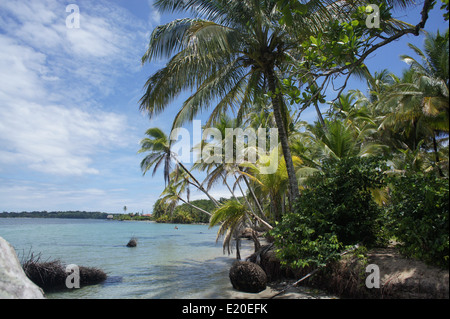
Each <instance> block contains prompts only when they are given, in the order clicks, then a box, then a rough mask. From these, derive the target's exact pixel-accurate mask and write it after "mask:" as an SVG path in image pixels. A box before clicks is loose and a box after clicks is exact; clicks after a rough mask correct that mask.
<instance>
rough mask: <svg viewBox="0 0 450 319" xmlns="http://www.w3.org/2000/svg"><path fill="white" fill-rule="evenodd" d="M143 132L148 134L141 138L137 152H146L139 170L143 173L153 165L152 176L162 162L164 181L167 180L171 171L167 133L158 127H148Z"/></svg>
mask: <svg viewBox="0 0 450 319" xmlns="http://www.w3.org/2000/svg"><path fill="white" fill-rule="evenodd" d="M145 134H146V135H147V136H148V137H146V138H144V139H142V140H141V149H140V150H139V151H138V153H148V152H150V154H149V155H147V156H146V157H145V158H144V159H143V160H142V161H141V170H142V172H143V174H144V175H145V174H146V173H147V171H149V170H150V169H151V168H152V167H153V173H152V175H153V176H154V175H155V174H156V171H157V170H158V168H159V166H160V165H161V164H162V163H164V181H165V182H166V185H167V183H168V182H169V174H170V171H171V160H172V152H171V151H170V144H169V139H168V138H167V135H166V134H165V133H164V132H163V131H162V130H161V129H159V128H156V127H155V128H150V129H148V130H147V131H146V132H145Z"/></svg>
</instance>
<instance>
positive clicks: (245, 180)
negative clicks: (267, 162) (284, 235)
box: [242, 175, 264, 216]
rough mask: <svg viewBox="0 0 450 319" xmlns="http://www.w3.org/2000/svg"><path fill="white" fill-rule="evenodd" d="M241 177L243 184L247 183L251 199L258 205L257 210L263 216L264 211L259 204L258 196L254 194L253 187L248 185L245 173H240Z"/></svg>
mask: <svg viewBox="0 0 450 319" xmlns="http://www.w3.org/2000/svg"><path fill="white" fill-rule="evenodd" d="M242 178H243V179H244V182H245V184H246V185H247V188H248V189H249V191H250V193H251V194H252V197H253V200H254V201H255V203H256V206H258V209H259V212H260V213H261V216H264V211H263V209H262V207H261V204H260V203H259V200H258V198H257V197H256V195H255V192H254V191H253V189H252V188H251V186H250V183H249V182H248V180H247V177H245V175H242Z"/></svg>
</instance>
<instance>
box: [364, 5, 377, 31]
mask: <svg viewBox="0 0 450 319" xmlns="http://www.w3.org/2000/svg"><path fill="white" fill-rule="evenodd" d="M366 13H369V14H368V15H367V18H366V27H367V28H369V29H372V28H379V27H380V8H379V7H378V6H377V5H376V4H369V5H368V6H367V7H366Z"/></svg>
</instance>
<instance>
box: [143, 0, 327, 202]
mask: <svg viewBox="0 0 450 319" xmlns="http://www.w3.org/2000/svg"><path fill="white" fill-rule="evenodd" d="M155 7H157V8H158V9H159V10H160V11H162V12H164V11H188V12H191V13H192V14H193V15H194V16H195V18H185V19H179V20H175V21H173V22H170V23H167V24H165V25H162V26H159V27H157V28H156V29H155V30H154V31H153V33H152V35H151V38H150V43H149V47H148V50H147V52H146V53H145V55H144V56H143V57H142V62H143V63H145V62H149V61H151V60H152V59H155V58H169V59H170V60H169V62H168V64H167V65H166V67H164V68H162V69H160V70H159V71H158V72H156V73H155V74H154V75H152V76H151V77H150V78H149V79H148V81H147V83H146V88H147V90H146V92H145V94H144V96H143V97H142V99H141V109H143V110H146V111H147V112H148V113H149V115H150V116H152V115H154V114H157V113H158V112H160V111H162V110H164V108H165V107H166V105H167V104H168V103H170V102H171V101H172V100H173V99H174V97H175V96H176V95H177V94H179V93H180V92H181V91H182V90H192V91H193V92H194V93H193V94H192V95H191V96H190V97H189V98H188V99H187V100H186V101H185V102H184V103H183V106H182V108H181V110H180V111H179V112H178V114H177V115H176V117H175V120H174V124H173V126H174V127H178V126H179V125H181V124H182V123H183V122H184V121H186V120H192V119H193V118H194V116H195V115H196V114H198V113H199V112H201V111H203V110H205V109H206V108H208V107H209V106H210V104H211V103H212V102H217V104H216V106H215V108H214V109H213V110H212V112H211V116H210V120H209V121H208V125H209V124H211V122H212V121H213V120H214V119H216V118H217V117H218V116H219V115H220V114H222V113H224V112H226V111H227V110H228V109H234V110H235V111H237V112H238V113H239V114H245V113H246V110H248V109H249V108H250V106H251V105H252V103H253V102H254V101H255V100H257V99H258V96H261V95H263V94H264V93H268V92H271V103H272V109H273V113H274V118H275V122H276V125H277V127H278V130H279V138H280V141H281V145H282V151H283V155H284V158H285V161H286V167H287V172H288V177H289V193H290V195H291V200H294V199H295V197H296V196H297V195H298V192H299V190H298V184H297V179H296V176H295V170H294V165H293V162H292V158H291V152H290V148H289V142H288V134H287V127H286V122H287V114H286V113H287V112H286V105H285V103H284V100H283V98H282V96H281V95H280V94H277V93H276V92H277V91H278V90H277V89H278V88H279V87H280V80H281V79H282V78H283V75H282V74H280V72H279V71H280V70H284V67H283V66H284V65H285V64H286V63H289V62H290V61H293V60H292V59H293V57H294V56H297V55H298V54H299V51H298V50H299V47H300V46H299V45H298V43H299V41H300V40H299V39H297V38H295V39H294V38H293V37H291V36H290V35H289V34H288V33H287V32H286V28H285V27H284V26H282V25H280V24H279V23H278V20H279V19H280V17H281V15H280V13H279V11H278V10H277V1H274V0H266V1H260V0H208V1H204V0H201V1H200V0H193V1H183V0H159V1H156V3H155ZM331 7H333V5H330V6H329V7H327V8H325V6H324V4H323V3H322V1H310V3H309V5H308V6H307V8H308V10H310V14H306V15H304V16H303V18H302V19H303V21H302V22H303V27H304V29H303V30H302V34H303V36H304V37H309V35H310V34H312V32H316V31H317V30H318V29H320V26H322V25H325V22H326V21H328V20H329V19H331V9H330V8H331ZM319 11H320V14H318V12H319ZM202 18H204V19H202Z"/></svg>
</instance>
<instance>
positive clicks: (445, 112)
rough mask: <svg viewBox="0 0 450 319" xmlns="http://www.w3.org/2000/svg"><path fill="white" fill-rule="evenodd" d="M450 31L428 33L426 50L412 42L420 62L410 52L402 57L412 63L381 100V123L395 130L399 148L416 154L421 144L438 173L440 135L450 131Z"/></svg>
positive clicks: (439, 168) (386, 128) (425, 44)
mask: <svg viewBox="0 0 450 319" xmlns="http://www.w3.org/2000/svg"><path fill="white" fill-rule="evenodd" d="M448 36H449V33H448V30H447V32H446V33H445V34H444V35H440V34H439V32H438V33H437V34H436V35H429V34H428V35H427V36H426V39H425V42H424V51H425V52H423V51H422V50H420V49H419V48H417V47H416V46H414V45H412V44H409V47H410V48H411V49H412V50H413V51H414V52H415V53H416V54H417V55H418V56H419V57H421V61H420V62H419V61H417V60H416V59H414V58H412V57H411V56H408V55H403V56H402V57H401V58H402V60H403V61H404V62H406V63H408V64H409V65H410V68H409V69H408V70H407V71H405V72H404V73H403V76H402V78H400V79H398V78H397V79H396V83H395V84H394V85H392V86H391V87H390V88H389V90H388V91H387V92H386V94H385V95H384V98H382V99H381V100H380V103H379V104H380V106H381V108H382V109H383V110H384V112H385V114H386V115H385V119H384V121H383V123H382V126H383V127H385V130H388V131H389V130H392V131H393V132H394V134H395V136H396V137H397V139H400V140H401V141H402V142H403V145H404V146H403V147H400V148H399V149H402V150H405V149H409V150H410V152H411V153H412V154H416V155H415V156H417V155H418V154H417V151H416V149H417V148H418V147H421V148H423V149H424V150H426V149H429V150H432V151H433V153H434V160H433V161H431V162H434V164H432V165H434V166H435V167H437V171H438V173H439V175H441V176H442V175H443V172H442V170H441V166H442V165H444V166H445V165H447V164H446V163H441V159H440V152H439V150H438V148H439V147H438V146H439V144H441V141H439V137H440V136H442V135H444V138H443V140H445V139H448V132H449V89H448V87H449V66H448V63H449V62H448V59H449V40H448V39H449V38H448Z"/></svg>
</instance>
